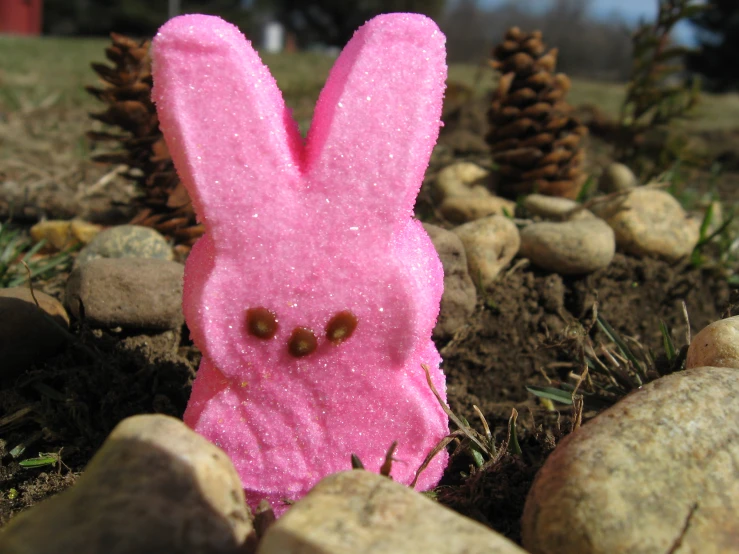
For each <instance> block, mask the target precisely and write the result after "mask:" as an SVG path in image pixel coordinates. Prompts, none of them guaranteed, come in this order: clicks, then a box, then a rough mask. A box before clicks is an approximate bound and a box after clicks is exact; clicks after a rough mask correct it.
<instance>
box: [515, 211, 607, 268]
mask: <svg viewBox="0 0 739 554" xmlns="http://www.w3.org/2000/svg"><path fill="white" fill-rule="evenodd" d="M520 234H521V247H520V249H519V251H518V254H519V256H521V257H524V258H528V259H529V260H531V263H533V264H534V265H537V266H539V267H541V268H543V269H546V270H548V271H554V272H556V273H559V274H560V275H579V274H583V273H591V272H593V271H597V270H599V269H603V268H605V267H608V264H610V263H611V260H613V255H614V254H615V252H616V239H615V237H614V234H613V230H612V229H611V228H610V227H609V226H608V224H607V223H606V222H605V221H603V220H602V219H597V218H593V219H583V220H580V221H564V222H562V223H550V222H543V223H532V224H530V225H527V226H526V227H524V228H523V229H521V231H520Z"/></svg>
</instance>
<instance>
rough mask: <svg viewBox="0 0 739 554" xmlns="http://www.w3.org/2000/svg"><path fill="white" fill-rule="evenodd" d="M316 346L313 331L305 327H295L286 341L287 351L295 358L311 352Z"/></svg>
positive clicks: (316, 342)
mask: <svg viewBox="0 0 739 554" xmlns="http://www.w3.org/2000/svg"><path fill="white" fill-rule="evenodd" d="M316 346H318V341H317V340H316V336H315V335H314V334H313V331H311V330H310V329H308V328H307V327H296V328H295V329H293V334H292V335H290V340H288V341H287V351H288V352H290V354H291V355H292V356H295V357H296V358H302V357H303V356H307V355H308V354H311V353H312V352H313V351H314V350H315V349H316Z"/></svg>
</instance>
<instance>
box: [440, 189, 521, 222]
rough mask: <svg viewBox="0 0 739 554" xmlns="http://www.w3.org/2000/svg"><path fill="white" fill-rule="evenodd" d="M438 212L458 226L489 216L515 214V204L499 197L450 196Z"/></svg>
mask: <svg viewBox="0 0 739 554" xmlns="http://www.w3.org/2000/svg"><path fill="white" fill-rule="evenodd" d="M439 212H440V213H441V215H443V216H444V218H445V219H446V220H447V221H450V222H451V223H454V224H456V225H460V224H462V223H467V222H468V221H475V220H477V219H482V218H483V217H488V216H491V215H505V212H508V214H509V215H513V214H514V213H516V203H515V202H513V201H512V200H508V199H507V198H501V197H500V196H492V195H491V196H479V197H478V196H452V197H449V198H447V199H446V200H444V201H443V202H442V203H441V205H440V206H439Z"/></svg>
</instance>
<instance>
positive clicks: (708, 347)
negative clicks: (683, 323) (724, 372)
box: [685, 315, 739, 369]
mask: <svg viewBox="0 0 739 554" xmlns="http://www.w3.org/2000/svg"><path fill="white" fill-rule="evenodd" d="M685 365H686V367H688V368H691V367H701V366H714V367H733V368H735V369H739V315H735V316H734V317H727V318H726V319H719V320H718V321H714V322H713V323H711V324H710V325H708V326H707V327H705V328H703V329H702V330H701V332H700V333H698V334H697V335H696V336H695V337H693V340H691V341H690V347H689V348H688V356H687V359H686V361H685Z"/></svg>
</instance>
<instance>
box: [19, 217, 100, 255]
mask: <svg viewBox="0 0 739 554" xmlns="http://www.w3.org/2000/svg"><path fill="white" fill-rule="evenodd" d="M101 230H102V227H101V226H100V225H95V224H94V223H88V222H87V221H82V220H81V219H73V220H71V221H63V220H59V219H50V220H47V221H41V222H40V223H37V224H36V225H34V226H33V227H31V230H30V233H31V238H32V239H33V241H34V242H39V241H41V240H43V239H46V247H47V249H48V250H65V249H67V248H71V247H72V246H75V245H77V244H80V243H82V244H87V243H88V242H90V241H91V240H92V238H93V237H94V236H95V235H97V234H98V233H99V232H100V231H101Z"/></svg>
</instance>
